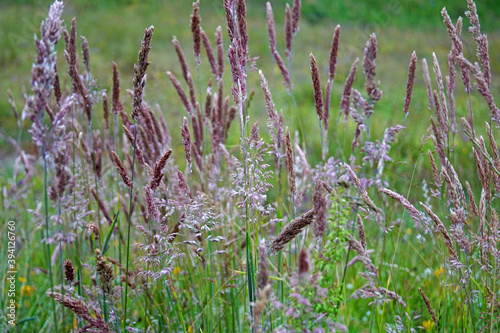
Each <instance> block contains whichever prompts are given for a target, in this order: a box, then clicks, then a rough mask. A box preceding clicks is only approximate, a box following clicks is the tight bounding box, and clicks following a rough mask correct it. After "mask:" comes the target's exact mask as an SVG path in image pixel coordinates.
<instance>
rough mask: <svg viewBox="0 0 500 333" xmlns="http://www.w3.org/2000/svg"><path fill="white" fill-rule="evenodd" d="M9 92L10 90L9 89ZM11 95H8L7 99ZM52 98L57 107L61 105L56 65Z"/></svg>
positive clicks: (55, 66) (55, 67) (59, 83)
mask: <svg viewBox="0 0 500 333" xmlns="http://www.w3.org/2000/svg"><path fill="white" fill-rule="evenodd" d="M9 91H10V89H9ZM11 95H12V93H9V99H10V96H11ZM54 97H55V98H56V103H57V105H58V106H60V105H61V98H62V93H61V82H60V81H59V73H58V72H57V65H56V64H54ZM16 119H17V118H16Z"/></svg>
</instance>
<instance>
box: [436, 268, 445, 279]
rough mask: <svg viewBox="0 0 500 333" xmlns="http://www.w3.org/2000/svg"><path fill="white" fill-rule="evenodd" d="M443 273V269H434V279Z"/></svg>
mask: <svg viewBox="0 0 500 333" xmlns="http://www.w3.org/2000/svg"><path fill="white" fill-rule="evenodd" d="M443 273H444V268H443V267H439V268H438V269H436V270H435V271H434V274H435V275H436V277H440V276H441V274H443Z"/></svg>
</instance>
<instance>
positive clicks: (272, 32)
mask: <svg viewBox="0 0 500 333" xmlns="http://www.w3.org/2000/svg"><path fill="white" fill-rule="evenodd" d="M266 12H267V34H268V36H269V48H270V49H271V54H272V55H273V57H274V52H276V29H275V25H274V14H273V7H272V6H271V3H270V2H269V1H268V2H267V3H266Z"/></svg>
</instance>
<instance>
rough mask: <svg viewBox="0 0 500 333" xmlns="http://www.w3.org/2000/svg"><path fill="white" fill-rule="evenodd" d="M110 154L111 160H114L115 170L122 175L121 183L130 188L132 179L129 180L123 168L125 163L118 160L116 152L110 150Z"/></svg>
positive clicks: (132, 184)
mask: <svg viewBox="0 0 500 333" xmlns="http://www.w3.org/2000/svg"><path fill="white" fill-rule="evenodd" d="M111 154H113V161H114V162H115V165H116V170H117V171H118V173H119V174H120V176H121V177H122V179H123V183H124V184H125V186H127V187H128V188H132V187H133V186H134V183H132V180H130V178H129V176H128V175H127V170H126V169H125V165H124V164H123V162H122V160H120V157H118V154H117V153H116V152H114V151H112V152H111Z"/></svg>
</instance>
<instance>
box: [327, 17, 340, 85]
mask: <svg viewBox="0 0 500 333" xmlns="http://www.w3.org/2000/svg"><path fill="white" fill-rule="evenodd" d="M339 42H340V25H337V26H336V27H335V31H334V32H333V39H332V46H331V48H330V62H329V68H328V69H329V71H328V73H329V74H330V79H331V80H333V79H334V77H335V70H336V68H337V55H338V52H339Z"/></svg>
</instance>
